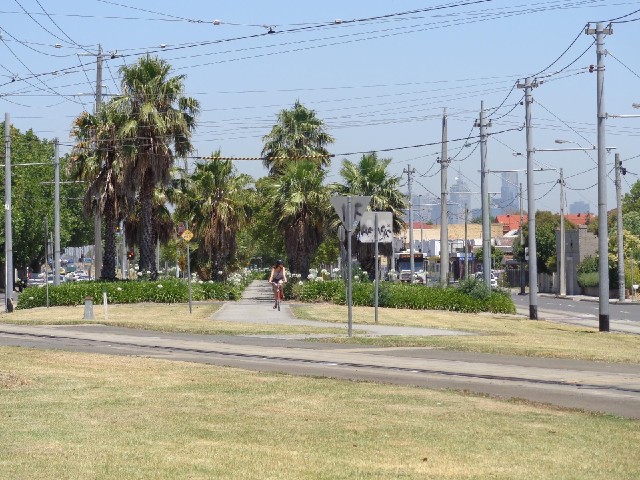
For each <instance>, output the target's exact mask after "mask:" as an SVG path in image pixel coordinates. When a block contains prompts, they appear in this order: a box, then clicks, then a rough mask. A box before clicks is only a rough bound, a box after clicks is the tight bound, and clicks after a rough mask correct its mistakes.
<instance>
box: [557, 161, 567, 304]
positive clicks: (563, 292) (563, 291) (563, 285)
mask: <svg viewBox="0 0 640 480" xmlns="http://www.w3.org/2000/svg"><path fill="white" fill-rule="evenodd" d="M559 183H560V259H559V260H560V296H561V297H566V296H567V272H566V269H567V267H566V261H565V259H566V253H565V243H566V242H565V225H564V203H565V198H564V175H563V171H562V168H561V169H560V180H559Z"/></svg>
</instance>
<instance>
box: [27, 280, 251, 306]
mask: <svg viewBox="0 0 640 480" xmlns="http://www.w3.org/2000/svg"><path fill="white" fill-rule="evenodd" d="M246 285H247V281H242V282H240V283H239V284H232V283H214V282H192V283H191V298H192V299H193V300H195V301H202V300H236V299H238V298H240V296H241V295H242V291H243V290H244V289H245V288H246ZM104 292H106V294H107V301H108V302H109V303H140V302H155V303H185V302H187V301H188V300H189V287H188V283H187V282H186V281H183V280H180V279H176V278H174V279H170V278H165V279H163V280H161V281H155V282H147V281H135V280H125V281H120V282H70V283H63V284H62V285H57V286H49V305H50V306H71V305H83V304H84V301H85V298H86V297H92V298H93V300H94V302H96V303H102V296H103V293H104ZM46 295H47V289H46V288H43V287H28V288H26V289H25V290H24V291H23V292H22V293H21V294H20V296H19V297H18V305H17V308H19V309H25V308H34V307H44V306H46V304H47V299H46Z"/></svg>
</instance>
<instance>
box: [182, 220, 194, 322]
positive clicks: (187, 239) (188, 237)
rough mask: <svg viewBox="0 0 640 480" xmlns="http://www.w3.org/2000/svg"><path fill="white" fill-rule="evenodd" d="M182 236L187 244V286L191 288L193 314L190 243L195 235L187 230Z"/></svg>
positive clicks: (190, 308)
mask: <svg viewBox="0 0 640 480" xmlns="http://www.w3.org/2000/svg"><path fill="white" fill-rule="evenodd" d="M180 236H181V237H182V239H183V240H184V241H185V242H186V243H187V285H188V286H189V313H190V314H191V312H192V306H191V250H190V248H189V242H190V241H191V239H193V233H192V232H191V230H189V229H185V231H184V232H182V233H181V234H180Z"/></svg>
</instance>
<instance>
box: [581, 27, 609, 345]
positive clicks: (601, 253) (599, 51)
mask: <svg viewBox="0 0 640 480" xmlns="http://www.w3.org/2000/svg"><path fill="white" fill-rule="evenodd" d="M590 26H591V25H587V28H586V29H585V33H586V34H587V35H594V34H595V36H596V56H597V60H598V62H597V80H596V95H597V107H598V114H597V123H598V260H599V262H598V269H599V274H600V275H599V276H600V280H599V284H600V285H599V294H600V302H599V312H600V314H599V317H598V326H599V330H600V331H601V332H608V331H609V232H608V231H607V158H606V156H607V149H606V144H605V120H606V118H607V112H606V110H605V107H604V56H605V54H606V51H605V49H604V36H605V35H611V34H612V33H613V31H612V29H611V27H607V28H605V26H604V23H603V22H598V23H596V28H589V27H590Z"/></svg>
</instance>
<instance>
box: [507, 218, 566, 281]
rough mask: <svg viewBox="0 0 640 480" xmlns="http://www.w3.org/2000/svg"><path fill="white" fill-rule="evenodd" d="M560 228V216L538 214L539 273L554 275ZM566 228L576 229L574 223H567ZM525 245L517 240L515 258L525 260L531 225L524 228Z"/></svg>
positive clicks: (514, 246)
mask: <svg viewBox="0 0 640 480" xmlns="http://www.w3.org/2000/svg"><path fill="white" fill-rule="evenodd" d="M559 228H560V215H559V214H557V213H551V212H548V211H538V212H536V256H537V266H538V273H553V272H554V271H555V262H556V230H557V229H559ZM565 228H566V229H572V228H575V225H573V223H571V222H568V221H565ZM522 232H523V237H524V245H522V244H520V241H519V239H516V240H515V241H514V244H513V249H514V256H515V257H516V258H518V259H519V260H521V261H522V260H524V247H526V246H527V245H529V225H528V223H527V224H525V225H523V228H522Z"/></svg>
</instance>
